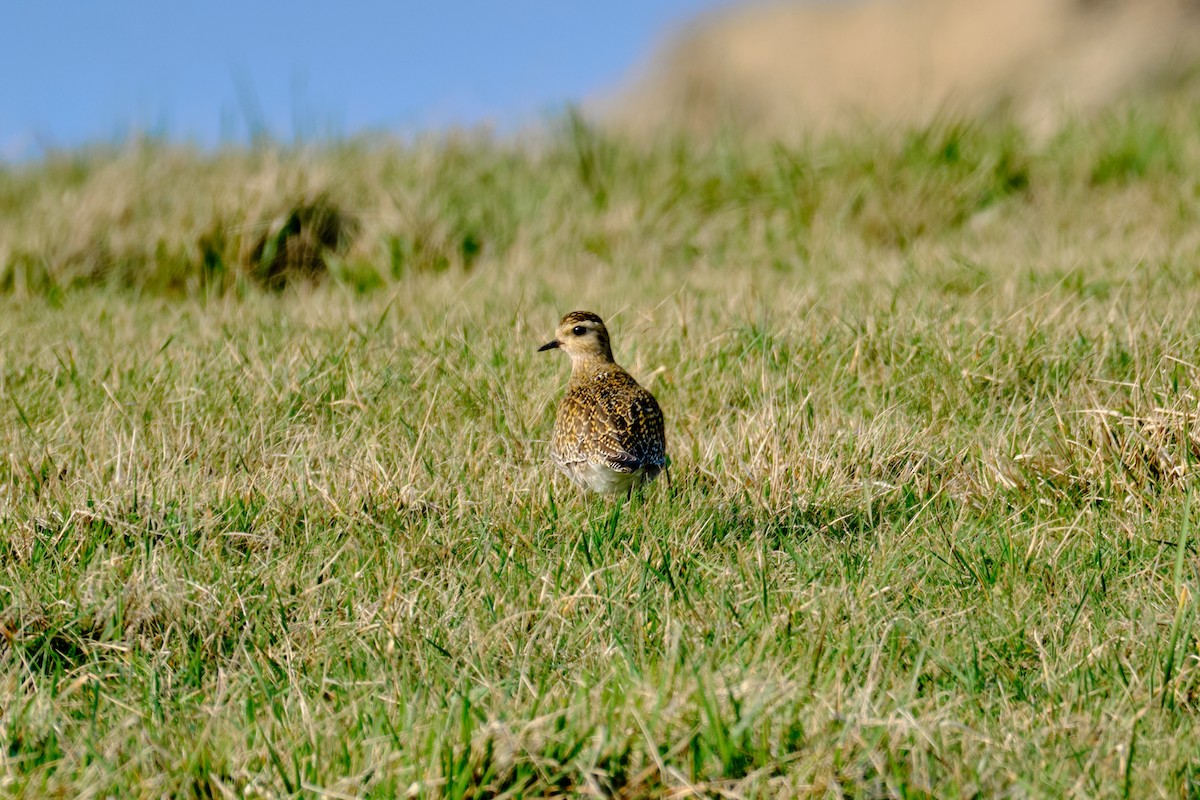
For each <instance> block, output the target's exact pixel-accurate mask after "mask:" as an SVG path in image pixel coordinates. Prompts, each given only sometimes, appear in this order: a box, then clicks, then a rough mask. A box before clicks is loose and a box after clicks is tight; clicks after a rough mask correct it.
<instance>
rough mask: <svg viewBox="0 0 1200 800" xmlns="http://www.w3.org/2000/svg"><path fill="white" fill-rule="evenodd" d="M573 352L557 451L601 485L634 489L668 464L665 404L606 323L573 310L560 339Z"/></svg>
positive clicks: (564, 462)
mask: <svg viewBox="0 0 1200 800" xmlns="http://www.w3.org/2000/svg"><path fill="white" fill-rule="evenodd" d="M553 348H559V349H561V350H564V351H566V353H567V355H569V356H570V357H571V382H570V383H569V384H568V385H567V393H566V395H565V396H564V397H563V400H562V405H560V406H559V407H558V416H557V417H556V418H555V420H554V443H553V445H552V446H551V448H550V457H551V458H552V459H553V460H554V464H555V466H557V467H558V468H559V469H560V470H562V471H563V472H564V473H565V474H566V475H567V477H568V478H570V479H571V480H572V481H574V482H575V483H576V484H578V485H579V486H581V487H583V488H585V489H591V490H592V491H594V492H625V493H626V494H631V493H632V492H633V490H634V488H635V487H637V486H640V485H641V484H642V483H643V482H645V481H649V480H654V478H656V477H657V476H658V473H659V472H661V471H662V470H663V469H664V468H665V467H666V465H667V439H666V434H665V433H664V431H663V415H662V410H661V409H660V408H659V407H658V401H656V400H655V399H654V395H652V394H650V392H648V391H646V390H645V389H643V388H642V387H641V386H639V385H638V382H637V381H635V380H634V379H633V377H632V376H631V375H630V374H629V373H628V372H626V371H625V370H623V369H621V368H620V367H619V366H617V364H616V362H615V361H613V355H612V346H611V345H610V344H609V341H608V330H607V329H606V328H605V327H604V322H603V321H602V320H601V319H600V318H599V317H598V316H596V315H595V314H592V313H591V312H589V311H572V312H571V313H570V314H567V315H566V316H565V317H563V318H562V321H561V322H559V323H558V330H557V331H556V332H555V336H554V341H552V342H549V343H547V344H544V345H542V346H541V347H539V348H538V351H539V352H540V351H542V350H550V349H553Z"/></svg>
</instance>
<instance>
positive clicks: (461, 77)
mask: <svg viewBox="0 0 1200 800" xmlns="http://www.w3.org/2000/svg"><path fill="white" fill-rule="evenodd" d="M726 4H727V3H726V2H723V0H605V1H604V2H574V1H573V0H561V1H560V2H551V1H550V0H545V1H544V2H538V1H537V0H495V1H494V2H484V1H483V0H476V1H475V2H471V1H470V0H450V1H448V2H442V1H441V0H427V1H426V2H394V3H386V2H381V1H380V0H363V1H361V2H355V1H354V0H347V1H346V2H341V3H332V2H327V3H317V2H309V1H308V0H290V2H282V0H262V1H260V2H256V1H255V0H243V1H242V2H234V1H233V0H194V2H188V1H187V0H73V1H72V2H65V1H64V0H28V1H25V0H19V1H17V2H10V3H6V4H5V6H6V7H5V9H4V12H3V16H4V25H3V26H2V27H3V30H2V31H0V43H2V44H0V86H2V87H3V88H2V90H0V158H3V159H16V158H25V157H30V156H34V157H36V156H37V155H39V154H41V153H42V152H44V151H45V150H46V149H47V148H62V147H71V146H75V145H78V144H81V143H86V142H96V141H101V142H108V141H113V140H120V139H123V138H125V137H127V136H128V135H129V134H131V133H138V132H148V133H152V134H156V135H167V136H169V137H170V138H173V139H177V140H183V141H192V142H197V143H200V144H203V145H214V144H218V143H221V142H224V141H245V140H246V138H247V134H248V129H249V127H250V123H251V122H254V124H259V123H261V124H262V125H264V126H265V127H266V129H267V130H268V131H269V132H270V133H271V134H272V135H273V136H276V137H278V138H281V139H291V138H292V137H293V136H295V135H297V134H299V135H300V136H302V137H304V138H314V137H327V136H331V135H334V136H341V135H348V134H354V133H358V132H360V131H364V130H388V131H395V132H399V133H405V134H409V133H415V132H421V131H428V130H438V129H443V128H446V127H448V126H452V125H474V124H478V123H492V124H494V125H496V126H497V127H499V128H501V129H504V128H512V127H515V126H517V125H520V124H523V123H526V122H530V121H536V120H537V119H539V117H541V116H544V115H545V114H546V113H550V112H554V111H555V110H558V109H561V108H562V107H563V105H564V104H565V103H567V102H569V101H580V100H583V99H585V98H588V97H591V96H594V95H595V94H597V93H599V92H602V91H603V90H605V89H607V88H610V87H612V86H613V85H614V84H616V83H617V82H619V81H620V80H621V79H622V78H623V77H625V76H627V75H628V74H629V71H630V69H632V68H633V67H634V66H635V65H638V64H640V63H644V61H645V59H646V58H647V56H648V54H649V53H650V51H651V48H652V47H653V45H654V44H655V43H657V42H658V41H661V39H662V37H663V36H664V35H665V34H666V33H667V32H668V31H669V30H671V29H672V27H673V26H674V25H677V24H679V23H680V22H682V21H685V20H686V19H688V18H690V17H691V16H693V15H695V14H696V13H698V12H700V11H702V10H705V9H709V8H714V7H718V6H721V5H726Z"/></svg>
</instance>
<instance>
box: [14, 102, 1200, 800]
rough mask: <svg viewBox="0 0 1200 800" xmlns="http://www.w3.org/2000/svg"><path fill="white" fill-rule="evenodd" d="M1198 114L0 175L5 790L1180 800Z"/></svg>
mask: <svg viewBox="0 0 1200 800" xmlns="http://www.w3.org/2000/svg"><path fill="white" fill-rule="evenodd" d="M1196 110H1197V107H1196V106H1195V104H1194V102H1193V101H1191V100H1190V99H1189V98H1188V97H1187V96H1186V95H1181V96H1179V97H1175V98H1168V99H1155V100H1145V101H1142V102H1141V104H1140V105H1138V106H1136V107H1134V108H1132V109H1130V110H1128V111H1124V110H1122V111H1114V112H1113V113H1111V114H1108V115H1106V116H1103V117H1101V118H1098V119H1096V120H1089V121H1080V122H1078V123H1076V124H1074V125H1072V126H1071V127H1069V128H1068V129H1067V130H1065V131H1063V132H1062V133H1061V134H1060V135H1059V136H1057V137H1056V138H1054V139H1052V140H1049V141H1046V142H1033V141H1030V140H1029V139H1028V138H1026V137H1025V136H1024V135H1023V134H1021V133H1020V132H1019V131H1017V130H1015V129H1013V128H1011V127H1009V126H1007V125H1005V124H1004V123H1003V122H1002V121H995V120H992V121H983V122H977V123H970V122H968V123H962V124H950V123H940V124H938V125H935V126H933V127H931V128H929V129H926V130H918V131H897V132H883V131H863V132H860V133H857V134H854V135H852V136H850V137H846V138H830V139H822V140H814V141H811V142H807V143H802V144H792V145H784V144H770V143H753V142H749V141H741V140H738V139H736V138H732V137H731V138H726V139H721V140H719V141H716V142H710V143H699V142H693V141H687V140H679V141H674V142H662V143H659V144H655V145H650V146H634V145H631V144H628V143H624V142H621V141H619V140H615V139H611V138H609V137H607V136H605V135H604V134H602V133H600V132H597V131H595V130H593V129H591V128H589V127H588V126H587V125H585V124H583V123H582V122H580V121H579V120H571V119H568V121H567V124H565V125H564V126H563V130H562V131H560V132H558V133H557V134H556V135H555V136H554V137H552V138H551V139H549V140H548V141H545V142H543V143H541V144H540V145H538V146H536V147H535V146H530V147H527V148H525V149H522V148H519V147H516V146H510V145H506V144H501V143H497V142H493V141H489V140H486V139H475V138H465V139H455V140H447V141H442V142H427V143H422V144H417V145H413V146H410V147H400V146H396V145H389V144H386V143H364V142H358V143H347V144H345V145H341V146H337V147H333V148H329V149H325V150H316V151H288V150H281V149H261V150H254V151H246V152H227V153H221V154H217V155H211V156H207V155H201V154H196V153H189V152H186V151H181V150H177V149H173V148H170V147H165V146H162V145H154V144H144V145H140V146H133V147H131V148H130V149H129V150H126V151H119V152H95V153H88V152H83V153H68V154H61V155H56V156H53V157H50V158H48V159H46V160H45V161H43V162H40V163H37V164H33V165H28V166H22V167H7V168H6V169H5V170H4V171H3V172H0V208H3V209H4V213H3V214H2V215H0V287H2V288H3V294H0V420H2V423H0V568H2V569H3V578H2V579H0V634H3V637H2V638H0V686H2V692H0V694H2V696H3V698H4V703H3V710H2V712H0V741H2V742H3V743H4V748H3V751H2V752H0V765H2V767H0V782H2V783H0V786H2V787H3V792H4V793H6V794H9V795H34V796H36V795H52V796H113V795H122V796H125V795H130V796H139V795H140V796H163V795H172V796H197V797H222V796H235V795H237V796H259V795H262V796H280V795H305V796H308V795H319V794H325V795H328V796H331V797H338V796H370V797H392V796H396V795H401V794H416V795H422V796H426V795H428V796H444V797H484V796H491V797H494V796H511V797H516V796H530V795H532V796H542V795H553V794H562V795H572V794H583V793H590V794H594V795H599V796H615V797H641V796H668V795H670V796H677V795H681V794H685V793H689V792H694V793H699V794H703V795H710V796H717V795H720V796H746V797H758V796H796V795H822V796H839V795H846V796H854V797H874V796H903V797H918V796H926V795H935V796H970V795H979V796H995V795H1017V796H1044V797H1059V796H1087V797H1127V796H1139V797H1158V796H1164V797H1179V796H1195V795H1196V794H1197V793H1198V792H1200V759H1198V758H1197V756H1196V753H1198V752H1200V727H1198V725H1197V711H1198V708H1200V658H1198V657H1200V652H1198V647H1200V640H1198V639H1197V612H1198V606H1197V600H1196V588H1197V583H1198V581H1200V571H1198V567H1200V562H1198V561H1197V540H1198V537H1197V536H1196V535H1195V531H1194V528H1195V520H1196V518H1197V514H1198V508H1197V500H1196V498H1195V497H1194V495H1195V494H1196V489H1197V483H1196V463H1197V458H1198V457H1200V432H1198V430H1197V428H1198V422H1200V420H1198V419H1197V415H1198V414H1200V406H1198V401H1197V391H1198V389H1200V366H1198V365H1200V320H1198V318H1197V315H1196V313H1195V299H1194V298H1195V296H1196V293H1197V292H1198V291H1200V268H1198V266H1197V264H1198V262H1197V253H1200V224H1198V223H1200V179H1198V178H1197V177H1196V176H1198V175H1200V134H1198V133H1197V131H1196V128H1195V126H1194V123H1193V120H1194V119H1195V112H1196ZM574 308H588V309H591V310H595V311H597V312H599V313H601V314H602V315H603V316H605V318H606V319H607V320H608V321H609V323H610V329H611V330H612V332H613V336H614V345H615V349H616V352H617V356H618V359H619V360H620V361H621V362H622V363H623V364H624V365H625V366H626V367H628V368H629V369H630V370H631V372H633V373H634V375H636V376H637V377H639V378H640V379H641V380H642V381H643V383H645V384H646V385H648V386H649V387H650V388H651V389H652V390H653V391H654V392H655V394H656V395H657V396H658V398H659V400H660V402H661V404H662V406H663V408H664V410H665V413H666V415H667V419H668V426H669V427H668V439H669V449H670V452H671V456H672V459H673V478H674V482H673V483H674V485H673V488H672V489H671V490H668V489H667V487H666V485H665V483H664V484H661V485H655V486H654V487H653V491H651V492H649V493H648V494H647V496H646V497H645V498H644V500H643V501H642V502H634V503H632V504H630V505H627V506H614V505H612V504H609V503H604V502H596V501H594V500H587V499H585V498H581V497H579V496H578V495H577V494H576V493H574V492H573V491H572V490H571V488H570V487H569V486H568V485H567V484H566V483H565V482H564V481H563V480H562V479H560V478H558V477H555V476H553V475H552V474H551V470H550V469H549V468H548V466H547V464H546V452H545V451H546V446H547V445H546V438H547V435H548V432H549V430H550V426H551V423H552V418H553V407H554V406H553V404H554V400H555V398H556V396H557V394H558V393H559V392H560V391H561V387H562V385H563V383H564V380H565V375H566V365H565V363H563V361H562V359H560V358H555V357H554V354H549V355H547V354H538V353H536V352H535V348H536V347H537V346H538V345H539V344H541V343H542V342H544V341H545V340H546V337H547V336H548V335H549V332H550V331H551V330H552V328H553V326H554V324H555V322H556V321H557V319H558V317H559V315H561V314H562V313H563V312H565V311H568V310H571V309H574Z"/></svg>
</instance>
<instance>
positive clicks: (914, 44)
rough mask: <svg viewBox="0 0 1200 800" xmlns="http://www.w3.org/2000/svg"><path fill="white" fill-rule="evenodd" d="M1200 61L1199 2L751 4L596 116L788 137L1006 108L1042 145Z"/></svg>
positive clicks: (678, 47)
mask: <svg viewBox="0 0 1200 800" xmlns="http://www.w3.org/2000/svg"><path fill="white" fill-rule="evenodd" d="M1198 56H1200V4H1197V3H1196V2H1195V0H1003V2H997V0H856V1H854V2H840V3H839V2H803V3H795V2H791V3H772V4H748V5H740V6H736V7H731V8H729V9H727V10H725V11H722V12H718V13H714V14H711V15H707V16H705V17H702V18H701V19H699V20H697V21H695V22H693V23H692V24H691V25H690V26H688V27H687V28H685V29H684V30H682V31H681V32H680V33H679V34H678V35H677V36H676V37H674V38H673V39H672V40H671V41H669V42H667V43H666V44H665V46H664V47H663V48H662V49H661V51H660V52H659V53H658V54H657V55H656V56H654V57H653V59H652V60H651V61H650V63H649V65H648V66H647V67H646V68H645V69H644V70H642V72H641V73H640V74H639V75H638V76H637V77H635V79H634V80H633V81H631V82H630V85H628V86H627V87H626V88H625V89H623V90H622V91H620V92H618V93H617V94H616V95H615V96H614V97H611V98H609V99H607V100H606V101H605V102H602V103H601V104H600V105H601V116H602V117H604V118H605V119H607V120H608V121H609V122H611V123H613V124H615V126H616V127H617V128H619V129H622V130H625V131H628V132H633V133H635V134H645V133H648V132H653V131H657V130H663V129H665V130H677V129H685V130H689V131H693V132H706V131H712V130H714V129H716V128H718V127H721V126H723V125H726V124H733V125H735V126H738V127H743V126H744V127H748V128H751V129H754V130H757V131H760V132H762V133H764V134H769V135H780V134H784V135H786V134H788V133H796V132H801V131H805V130H812V129H826V128H831V127H832V128H844V127H846V126H847V125H850V124H853V123H855V122H859V121H862V120H871V121H878V122H883V123H900V124H924V123H926V122H928V121H929V120H930V119H931V118H933V117H934V116H935V115H937V114H939V113H951V114H959V113H961V114H970V115H977V114H980V113H989V112H995V111H1004V112H1011V113H1013V114H1014V115H1015V117H1016V119H1017V120H1019V121H1020V123H1022V124H1023V125H1024V126H1025V127H1026V128H1027V129H1029V130H1030V131H1032V132H1035V133H1048V132H1050V131H1053V130H1056V129H1057V128H1058V127H1059V125H1060V124H1061V122H1062V120H1063V119H1064V116H1065V115H1067V114H1069V113H1072V112H1076V111H1079V112H1084V113H1086V112H1089V111H1093V110H1096V109H1098V108H1102V107H1105V106H1107V105H1110V104H1111V103H1112V102H1114V101H1116V100H1118V99H1120V98H1122V97H1126V96H1128V95H1130V94H1131V93H1137V92H1142V91H1147V90H1153V89H1157V88H1160V87H1162V86H1164V85H1167V86H1169V85H1171V84H1173V83H1176V82H1178V81H1179V80H1180V79H1181V78H1182V77H1184V76H1185V75H1187V74H1188V72H1189V71H1190V69H1191V67H1192V66H1193V65H1194V64H1195V63H1196V60H1197V57H1198Z"/></svg>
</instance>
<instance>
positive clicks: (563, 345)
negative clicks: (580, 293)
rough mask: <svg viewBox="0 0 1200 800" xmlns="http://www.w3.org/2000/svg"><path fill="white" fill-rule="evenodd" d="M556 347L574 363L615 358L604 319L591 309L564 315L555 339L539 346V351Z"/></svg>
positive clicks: (604, 360)
mask: <svg viewBox="0 0 1200 800" xmlns="http://www.w3.org/2000/svg"><path fill="white" fill-rule="evenodd" d="M554 348H558V349H560V350H563V351H565V352H566V354H567V355H569V356H570V357H571V363H573V364H579V363H584V362H589V361H601V362H611V361H612V360H613V355H612V346H611V345H610V344H609V342H608V329H606V328H605V327H604V320H602V319H600V317H598V316H596V315H595V314H593V313H592V312H590V311H572V312H571V313H570V314H567V315H566V316H565V317H563V318H562V320H561V321H560V322H559V323H558V329H557V330H556V331H555V332H554V340H553V341H550V342H547V343H546V344H544V345H542V346H541V347H539V348H538V351H539V352H540V351H542V350H553V349H554Z"/></svg>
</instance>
